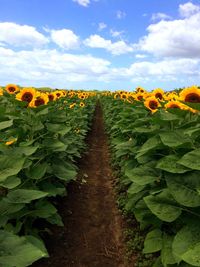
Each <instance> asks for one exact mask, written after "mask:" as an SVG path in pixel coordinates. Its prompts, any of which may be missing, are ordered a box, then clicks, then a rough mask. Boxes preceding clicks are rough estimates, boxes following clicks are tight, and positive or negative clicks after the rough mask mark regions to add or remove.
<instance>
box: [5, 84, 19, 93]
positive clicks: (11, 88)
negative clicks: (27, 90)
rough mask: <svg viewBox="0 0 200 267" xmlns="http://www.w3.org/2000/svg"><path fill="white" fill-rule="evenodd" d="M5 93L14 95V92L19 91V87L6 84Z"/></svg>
mask: <svg viewBox="0 0 200 267" xmlns="http://www.w3.org/2000/svg"><path fill="white" fill-rule="evenodd" d="M6 91H7V92H8V93H9V94H12V95H13V94H15V93H16V92H18V91H19V87H18V86H17V85H16V84H8V85H6Z"/></svg>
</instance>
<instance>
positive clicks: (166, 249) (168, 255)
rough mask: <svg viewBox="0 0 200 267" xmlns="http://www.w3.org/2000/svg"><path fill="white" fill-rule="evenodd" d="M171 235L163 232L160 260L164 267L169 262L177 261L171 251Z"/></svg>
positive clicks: (166, 266)
mask: <svg viewBox="0 0 200 267" xmlns="http://www.w3.org/2000/svg"><path fill="white" fill-rule="evenodd" d="M173 238H174V237H173V236H170V235H167V234H164V236H163V245H162V251H161V261H162V264H163V266H164V267H168V266H169V264H175V263H177V259H175V257H174V255H173V251H172V242H173Z"/></svg>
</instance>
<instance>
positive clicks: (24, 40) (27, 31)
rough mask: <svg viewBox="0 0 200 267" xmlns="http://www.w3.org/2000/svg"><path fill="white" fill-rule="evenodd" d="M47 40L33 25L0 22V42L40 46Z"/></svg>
mask: <svg viewBox="0 0 200 267" xmlns="http://www.w3.org/2000/svg"><path fill="white" fill-rule="evenodd" d="M48 42H49V40H48V39H47V37H45V36H44V35H43V34H42V33H40V32H38V31H37V30H36V29H35V27H33V26H28V25H19V24H16V23H13V22H1V23H0V43H2V44H3V45H13V46H20V47H23V46H32V47H35V46H42V45H44V44H46V43H48Z"/></svg>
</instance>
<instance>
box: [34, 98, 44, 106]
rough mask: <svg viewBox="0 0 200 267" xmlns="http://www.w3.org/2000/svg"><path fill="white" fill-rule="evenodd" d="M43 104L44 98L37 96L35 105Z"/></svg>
mask: <svg viewBox="0 0 200 267" xmlns="http://www.w3.org/2000/svg"><path fill="white" fill-rule="evenodd" d="M44 104H45V102H44V99H42V98H38V99H36V100H35V106H36V107H38V106H41V105H44Z"/></svg>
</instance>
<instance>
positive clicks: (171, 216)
mask: <svg viewBox="0 0 200 267" xmlns="http://www.w3.org/2000/svg"><path fill="white" fill-rule="evenodd" d="M144 201H145V203H146V204H147V206H148V208H149V209H150V210H151V212H152V213H153V214H155V215H156V216H157V217H158V218H159V219H160V220H162V221H165V222H173V221H175V220H176V219H177V218H178V217H179V216H180V215H181V208H180V207H179V206H178V204H177V203H176V202H175V201H174V199H173V197H172V195H171V194H170V193H169V191H168V190H167V189H164V190H163V192H162V193H160V194H158V195H156V196H153V195H152V196H151V195H150V196H147V197H145V198H144Z"/></svg>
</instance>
